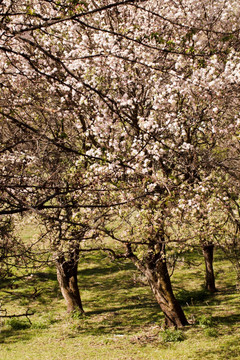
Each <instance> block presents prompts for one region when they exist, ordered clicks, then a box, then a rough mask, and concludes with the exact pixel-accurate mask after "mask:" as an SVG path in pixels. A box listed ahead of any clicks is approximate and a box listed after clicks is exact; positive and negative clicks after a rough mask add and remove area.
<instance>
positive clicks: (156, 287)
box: [129, 247, 188, 328]
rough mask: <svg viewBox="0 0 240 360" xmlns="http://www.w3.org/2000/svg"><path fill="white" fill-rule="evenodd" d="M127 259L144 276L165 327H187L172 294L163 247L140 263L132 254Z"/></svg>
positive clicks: (185, 320) (186, 322) (182, 313)
mask: <svg viewBox="0 0 240 360" xmlns="http://www.w3.org/2000/svg"><path fill="white" fill-rule="evenodd" d="M129 258H130V259H131V260H132V261H133V262H134V264H135V265H136V266H137V268H138V269H139V270H140V271H141V272H142V273H143V274H144V275H145V276H146V278H147V280H148V283H149V285H150V287H151V289H152V292H153V293H154V295H155V298H156V300H157V302H158V304H159V306H160V308H161V310H162V312H163V313H164V316H165V326H166V327H175V328H181V327H183V326H185V325H188V321H187V319H186V317H185V314H184V312H183V310H182V308H181V306H180V304H179V302H178V301H177V299H176V298H175V296H174V294H173V290H172V284H171V280H170V276H169V272H168V268H167V263H166V258H165V253H164V249H163V247H162V250H161V251H159V252H154V251H153V252H152V253H149V254H148V257H146V258H145V259H144V261H140V260H139V259H138V258H137V256H136V255H134V254H133V253H131V255H130V256H129Z"/></svg>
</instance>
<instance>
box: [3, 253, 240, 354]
mask: <svg viewBox="0 0 240 360" xmlns="http://www.w3.org/2000/svg"><path fill="white" fill-rule="evenodd" d="M188 257H192V258H193V257H195V259H196V260H197V262H198V266H195V267H192V266H189V265H188V261H187V260H188ZM215 271H216V285H217V288H218V290H219V291H218V292H217V293H216V294H213V295H211V294H209V293H207V292H206V291H205V290H204V288H203V283H204V267H203V264H202V260H201V257H199V255H198V254H188V255H186V259H185V261H182V262H181V263H180V264H179V266H178V267H177V268H176V270H175V272H174V275H173V277H172V281H173V285H174V291H175V293H176V295H177V297H178V299H179V300H180V302H181V304H182V306H183V308H184V311H185V313H186V315H187V317H188V319H189V320H190V321H191V322H192V325H189V326H187V327H186V328H185V329H183V330H177V331H175V330H167V331H166V330H164V329H163V328H162V325H163V316H162V314H161V312H160V311H159V307H158V305H157V304H156V302H155V300H154V298H153V295H152V293H151V292H150V289H149V288H148V286H146V284H145V282H144V281H143V279H141V277H140V276H139V274H138V273H137V272H136V270H135V269H134V267H133V265H132V264H130V263H127V262H122V263H121V262H120V263H112V262H111V261H110V260H108V259H107V258H106V257H104V256H103V255H101V254H88V255H87V256H85V257H83V258H82V259H81V261H80V265H79V286H80V289H81V296H82V301H83V305H84V310H85V315H83V316H79V314H75V315H74V316H70V315H68V314H67V313H66V308H65V303H64V300H63V299H62V296H61V293H60V291H59V288H58V284H57V280H56V274H55V269H54V268H45V269H42V270H41V271H39V270H36V271H35V272H33V273H32V276H29V274H28V276H25V277H24V276H15V277H14V276H12V277H11V278H10V279H8V281H5V283H3V284H2V285H1V289H0V297H1V304H2V305H1V306H2V308H1V309H2V312H1V313H2V314H3V309H6V310H7V313H8V314H13V313H14V314H19V313H25V312H26V310H27V309H28V308H29V309H30V310H31V311H34V315H33V316H29V319H30V322H31V324H30V322H29V320H28V319H27V318H26V317H21V318H13V319H6V320H5V319H2V320H1V321H2V322H1V323H0V330H1V332H0V358H1V360H16V359H19V360H27V359H31V360H32V359H37V360H78V359H81V360H89V359H90V360H91V359H92V360H106V359H109V360H122V359H126V360H131V359H132V360H145V359H148V360H152V359H153V360H154V359H158V360H161V359H164V360H165V359H166V360H176V359H178V360H184V359H192V360H198V359H211V360H212V359H213V360H214V359H216V360H221V359H222V360H223V359H224V360H225V359H240V350H239V342H240V329H239V323H240V308H239V293H237V292H236V290H235V287H234V282H235V275H234V273H233V272H232V268H231V265H230V264H229V263H228V262H227V261H226V260H225V259H224V258H223V256H222V254H221V253H219V254H218V256H217V257H216V263H215Z"/></svg>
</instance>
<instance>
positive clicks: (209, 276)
mask: <svg viewBox="0 0 240 360" xmlns="http://www.w3.org/2000/svg"><path fill="white" fill-rule="evenodd" d="M202 252H203V256H204V261H205V269H206V273H205V287H206V289H207V290H208V291H210V292H215V291H217V289H216V286H215V275H214V270H213V252H214V244H211V243H206V244H204V245H203V247H202Z"/></svg>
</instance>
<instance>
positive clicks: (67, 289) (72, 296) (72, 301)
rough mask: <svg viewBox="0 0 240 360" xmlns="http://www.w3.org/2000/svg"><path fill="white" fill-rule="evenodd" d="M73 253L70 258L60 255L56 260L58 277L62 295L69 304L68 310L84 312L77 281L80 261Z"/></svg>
mask: <svg viewBox="0 0 240 360" xmlns="http://www.w3.org/2000/svg"><path fill="white" fill-rule="evenodd" d="M72 255H73V254H71V256H70V259H69V260H66V259H65V256H64V255H60V256H59V257H58V258H57V260H56V267H57V279H58V283H59V286H60V289H61V292H62V295H63V297H64V299H65V301H66V304H67V312H69V313H70V312H73V311H74V310H78V311H80V312H81V313H83V312H84V310H83V307H82V301H81V296H80V292H79V288H78V282H77V268H78V262H77V261H75V259H74V258H75V256H72Z"/></svg>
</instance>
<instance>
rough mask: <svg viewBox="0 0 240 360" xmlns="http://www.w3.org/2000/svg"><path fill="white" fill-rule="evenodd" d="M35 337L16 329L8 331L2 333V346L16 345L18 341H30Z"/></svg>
mask: <svg viewBox="0 0 240 360" xmlns="http://www.w3.org/2000/svg"><path fill="white" fill-rule="evenodd" d="M32 337H33V335H32V334H30V333H29V332H27V331H26V330H15V329H12V328H11V329H6V330H2V331H1V332H0V344H3V343H10V342H11V343H15V342H18V341H26V340H30V339H31V338H32Z"/></svg>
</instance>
